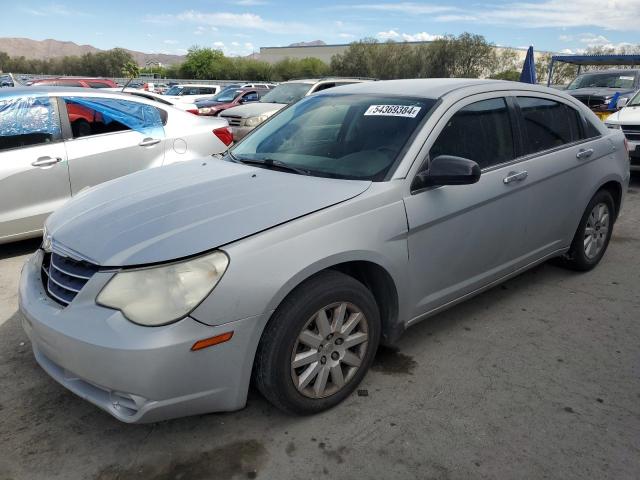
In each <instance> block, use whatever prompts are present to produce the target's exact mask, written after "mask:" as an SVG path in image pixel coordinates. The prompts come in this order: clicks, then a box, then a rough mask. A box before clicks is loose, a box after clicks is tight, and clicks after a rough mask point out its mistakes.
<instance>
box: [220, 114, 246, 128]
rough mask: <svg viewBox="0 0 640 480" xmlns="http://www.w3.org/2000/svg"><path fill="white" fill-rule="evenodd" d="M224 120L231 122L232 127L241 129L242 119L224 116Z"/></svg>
mask: <svg viewBox="0 0 640 480" xmlns="http://www.w3.org/2000/svg"><path fill="white" fill-rule="evenodd" d="M224 118H225V119H226V120H227V122H229V126H230V127H239V126H240V124H241V123H242V117H232V116H231V115H229V116H224Z"/></svg>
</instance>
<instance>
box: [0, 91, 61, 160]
mask: <svg viewBox="0 0 640 480" xmlns="http://www.w3.org/2000/svg"><path fill="white" fill-rule="evenodd" d="M60 138H61V134H60V122H59V121H58V116H57V110H56V109H55V107H54V105H53V103H52V102H51V100H50V99H49V97H22V98H0V150H7V149H10V148H19V147H27V146H32V145H40V144H44V143H50V142H54V141H56V140H60Z"/></svg>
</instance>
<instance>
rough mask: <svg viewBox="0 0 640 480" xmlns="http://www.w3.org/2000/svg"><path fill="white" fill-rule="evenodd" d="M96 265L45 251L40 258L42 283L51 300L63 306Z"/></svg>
mask: <svg viewBox="0 0 640 480" xmlns="http://www.w3.org/2000/svg"><path fill="white" fill-rule="evenodd" d="M97 271H98V266H97V265H93V264H92V263H89V262H85V261H82V260H75V259H73V258H71V257H64V256H62V255H59V254H57V253H45V255H44V259H43V260H42V284H43V285H44V288H45V290H46V292H47V294H48V295H49V297H51V298H52V299H53V300H55V301H56V302H58V303H59V304H61V305H64V306H65V307H66V306H67V305H69V304H70V303H71V301H72V300H73V299H74V298H75V297H76V295H77V294H78V292H80V290H82V287H84V286H85V284H86V283H87V282H88V281H89V279H90V278H91V277H92V276H93V274H94V273H96V272H97Z"/></svg>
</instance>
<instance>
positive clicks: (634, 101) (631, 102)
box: [627, 91, 640, 107]
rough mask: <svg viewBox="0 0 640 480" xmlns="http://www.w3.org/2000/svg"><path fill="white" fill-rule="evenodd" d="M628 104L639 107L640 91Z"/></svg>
mask: <svg viewBox="0 0 640 480" xmlns="http://www.w3.org/2000/svg"><path fill="white" fill-rule="evenodd" d="M627 105H628V106H630V107H637V106H638V105H640V91H638V93H636V94H635V95H634V96H633V98H632V99H631V100H629V103H628V104H627Z"/></svg>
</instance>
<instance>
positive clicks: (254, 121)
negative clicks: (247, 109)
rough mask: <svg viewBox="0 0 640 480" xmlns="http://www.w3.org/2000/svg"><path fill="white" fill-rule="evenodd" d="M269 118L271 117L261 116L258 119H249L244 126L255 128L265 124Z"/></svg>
mask: <svg viewBox="0 0 640 480" xmlns="http://www.w3.org/2000/svg"><path fill="white" fill-rule="evenodd" d="M267 118H269V115H260V116H258V117H249V118H247V119H246V120H245V122H244V124H245V125H246V126H247V127H255V126H257V125H260V124H261V123H262V122H264V121H265V120H266V119H267Z"/></svg>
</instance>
